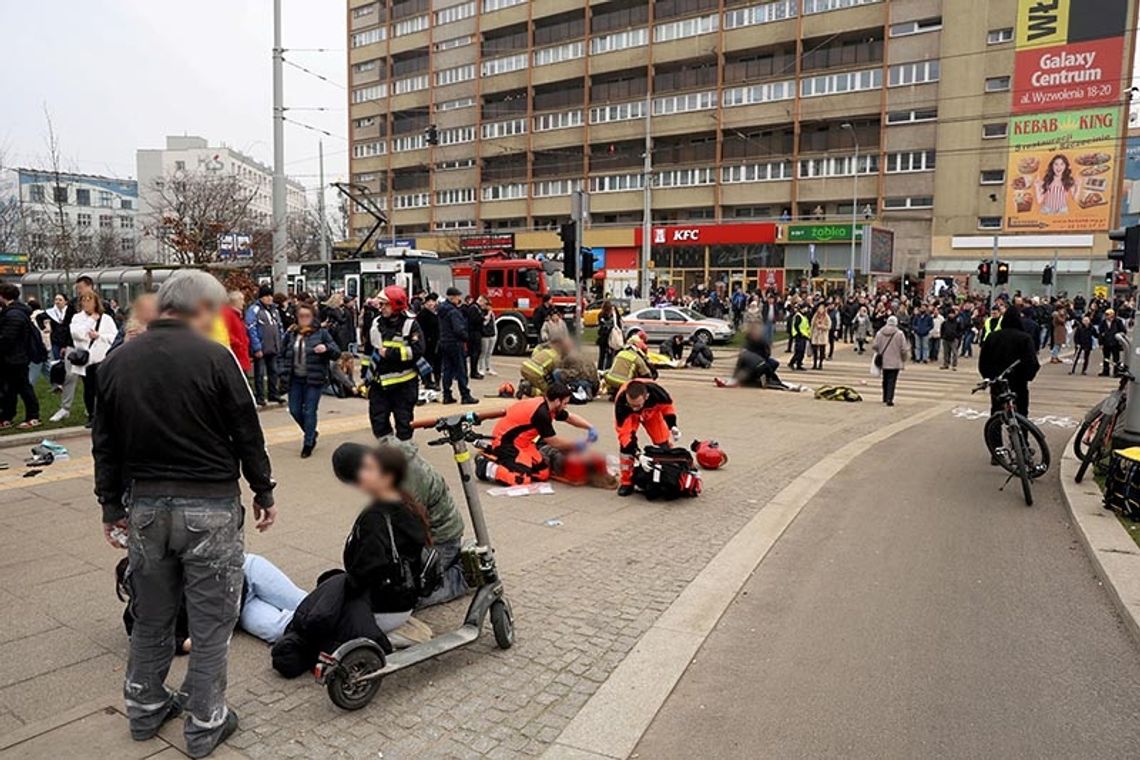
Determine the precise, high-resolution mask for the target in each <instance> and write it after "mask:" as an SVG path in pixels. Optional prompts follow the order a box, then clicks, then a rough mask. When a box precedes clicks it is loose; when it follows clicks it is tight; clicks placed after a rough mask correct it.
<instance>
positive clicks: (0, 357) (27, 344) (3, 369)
mask: <svg viewBox="0 0 1140 760" xmlns="http://www.w3.org/2000/svg"><path fill="white" fill-rule="evenodd" d="M33 341H35V343H33ZM37 346H38V348H39V354H38V355H37V356H32V355H31V352H32V351H33V350H35V349H36V348H37ZM46 354H47V348H46V347H45V346H44V345H43V340H42V339H41V338H40V332H39V330H38V329H36V327H35V325H33V324H32V310H31V309H30V308H28V305H27V304H25V303H22V302H21V301H20V289H19V288H18V287H16V286H15V285H13V284H12V283H10V282H2V283H0V428H6V427H11V426H12V421H13V420H14V419H15V418H16V402H17V399H23V400H24V413H25V421H24V422H22V423H21V424H20V427H27V428H30V427H35V426H37V425H39V424H40V402H39V399H37V398H36V391H35V389H34V388H32V384H31V383H30V382H28V367H30V366H31V365H32V363H34V362H37V363H38V362H43V361H44V359H46V358H47V356H46Z"/></svg>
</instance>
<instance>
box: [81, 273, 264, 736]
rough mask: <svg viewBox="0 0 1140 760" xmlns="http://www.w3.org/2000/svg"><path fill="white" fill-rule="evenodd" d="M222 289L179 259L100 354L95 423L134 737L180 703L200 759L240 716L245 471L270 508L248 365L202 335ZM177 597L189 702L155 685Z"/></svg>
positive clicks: (98, 479) (98, 483)
mask: <svg viewBox="0 0 1140 760" xmlns="http://www.w3.org/2000/svg"><path fill="white" fill-rule="evenodd" d="M225 301H226V292H225V289H224V288H223V287H222V285H221V283H219V282H218V281H217V280H216V279H214V278H213V277H212V276H211V275H209V274H207V273H205V272H201V271H197V270H185V271H180V272H177V273H175V274H174V276H172V277H171V278H170V279H168V280H167V281H166V282H164V283H163V285H162V288H160V289H159V292H158V310H159V312H160V314H161V318H160V319H158V320H155V321H154V322H151V323H150V325H149V326H148V327H147V330H146V332H144V333H143V334H142V335H140V336H138V337H137V338H135V339H134V340H132V341H130V342H128V343H126V344H125V345H123V347H122V348H120V349H118V350H116V351H115V352H114V353H112V354H111V355H110V356H108V357H107V359H105V360H104V361H103V363H102V364H101V365H100V368H99V369H100V372H99V389H98V393H99V403H98V404H97V406H96V413H95V424H94V430H93V432H92V454H93V456H94V459H95V494H96V496H98V498H99V503H100V504H101V505H102V507H103V534H104V536H105V537H106V540H107V542H108V543H110V544H111V545H112V546H115V547H117V548H126V549H127V550H128V556H129V558H130V582H131V588H132V591H133V595H132V597H131V605H132V609H133V612H134V614H135V619H136V622H135V628H134V632H133V634H132V636H131V650H130V658H129V660H128V662H127V671H126V683H125V685H124V688H123V692H124V696H125V698H126V706H127V716H128V718H129V719H130V726H131V736H132V738H134V739H136V740H139V741H144V740H146V739H149V738H151V737H153V736H156V735H157V734H158V731H159V729H160V728H161V727H162V724H163V723H165V722H166V721H167V720H170V719H172V718H174V717H177V716H178V715H179V714H180V713H181V712H182V711H183V710H185V711H186V712H187V713H188V716H187V719H186V725H185V736H186V746H187V748H188V750H189V753H190V756H191V757H195V758H197V757H205V756H206V755H208V754H210V753H211V752H213V750H214V749H215V748H216V747H217V746H218V745H219V744H220V743H221V742H223V741H225V739H226V738H227V737H228V736H229V735H230V734H232V733H233V732H234V730H236V728H237V715H236V714H235V713H234V712H233V711H230V710H228V709H227V708H226V703H225V691H226V661H227V656H228V650H229V638H230V635H231V633H232V632H233V627H234V624H235V622H236V620H237V616H238V606H239V601H240V597H241V593H242V585H243V574H242V560H243V550H244V547H243V543H244V542H243V540H242V530H241V527H242V522H243V515H242V506H241V500H240V489H239V487H238V477H239V475H240V474H244V475H245V479H246V480H247V481H248V482H249V485H250V488H251V490H252V491H253V493H254V498H253V515H254V517H255V519H256V527H257V529H258V530H259V531H264V530H266V529H268V528H269V527H270V526H271V525H273V522H274V520H275V519H276V516H277V511H276V508H275V507H274V503H273V486H274V483H273V478H272V476H271V473H270V466H269V455H268V453H267V451H266V448H265V438H264V437H263V435H262V432H261V425H260V423H259V421H258V418H257V407H256V406H255V405H254V400H253V396H252V395H251V394H250V391H249V386H248V385H247V384H246V379H245V375H244V374H242V371H241V368H240V367H239V366H238V364H237V362H236V361H235V360H234V357H233V355H232V354H230V352H229V349H228V348H227V347H226V346H222V345H220V344H218V343H215V342H214V341H212V340H210V339H209V337H208V335H209V333H210V329H211V327H212V326H213V323H214V320H215V319H217V316H218V311H219V310H220V308H221V307H222V304H224V303H225ZM128 491H129V498H128V496H127V495H128ZM128 504H129V514H130V522H129V524H128V522H127V515H128V510H127V505H128ZM127 531H129V537H128V536H127V535H124V534H125V533H126V532H127ZM183 597H184V598H185V604H186V608H187V613H188V617H189V621H190V638H191V640H192V641H193V648H192V650H191V653H190V665H189V669H188V672H187V674H186V678H185V681H184V682H183V684H182V688H181V689H179V690H178V692H177V695H188V696H187V697H186V702H185V704H182V697H181V696H177V695H176V693H175V692H172V691H171V690H169V689H168V688H167V687H166V685H165V684H164V683H163V681H164V679H165V677H166V673H167V671H168V669H169V667H170V660H171V658H172V657H173V656H174V648H173V647H172V646H171V645H170V641H171V636H172V635H173V633H174V623H175V617H176V615H177V613H178V607H179V600H180V599H182V598H183Z"/></svg>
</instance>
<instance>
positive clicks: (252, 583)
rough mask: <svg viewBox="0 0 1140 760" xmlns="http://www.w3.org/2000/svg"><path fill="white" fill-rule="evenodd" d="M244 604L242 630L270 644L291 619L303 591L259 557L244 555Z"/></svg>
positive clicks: (282, 631) (303, 595) (302, 597)
mask: <svg viewBox="0 0 1140 760" xmlns="http://www.w3.org/2000/svg"><path fill="white" fill-rule="evenodd" d="M242 572H243V573H244V574H245V604H243V605H242V608H241V617H240V618H239V620H240V622H241V627H242V629H243V630H244V631H245V632H246V633H250V634H252V635H254V636H256V637H257V638H259V639H261V640H262V641H268V642H269V643H270V644H272V643H273V642H275V641H277V639H279V638H281V634H283V633H285V626H287V625H289V622H290V621H291V620H292V619H293V613H294V612H295V611H296V610H297V605H299V604H300V603H301V600H302V599H304V598H305V592H304V591H302V590H301V589H299V588H297V585H296V584H295V583H293V581H291V580H289V576H287V575H285V573H283V572H281V570H280V569H279V568H278V567H277V566H276V565H274V564H273V563H272V562H270V561H269V560H267V559H266V558H265V557H262V556H260V555H258V554H247V555H245V562H243V563H242Z"/></svg>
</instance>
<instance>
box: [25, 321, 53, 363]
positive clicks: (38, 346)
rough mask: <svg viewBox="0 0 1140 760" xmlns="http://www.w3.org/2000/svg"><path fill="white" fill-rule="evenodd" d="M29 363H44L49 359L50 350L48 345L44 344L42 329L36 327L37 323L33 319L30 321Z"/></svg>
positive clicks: (28, 331)
mask: <svg viewBox="0 0 1140 760" xmlns="http://www.w3.org/2000/svg"><path fill="white" fill-rule="evenodd" d="M27 333H28V338H27V339H28V363H29V364H32V365H35V364H43V363H44V362H46V361H47V358H48V351H47V346H45V345H44V340H43V337H42V336H41V335H40V331H39V330H38V329H37V328H36V326H35V323H33V322H32V321H31V320H29V321H28V329H27Z"/></svg>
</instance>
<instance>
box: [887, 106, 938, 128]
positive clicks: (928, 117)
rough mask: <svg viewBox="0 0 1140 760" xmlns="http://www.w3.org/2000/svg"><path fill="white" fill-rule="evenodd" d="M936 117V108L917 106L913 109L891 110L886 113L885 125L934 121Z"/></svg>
mask: <svg viewBox="0 0 1140 760" xmlns="http://www.w3.org/2000/svg"><path fill="white" fill-rule="evenodd" d="M937 118H938V109H937V108H918V109H915V110H913V111H891V112H890V113H888V114H887V125H888V126H893V125H897V124H916V123H918V122H922V121H934V120H935V119H937Z"/></svg>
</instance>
